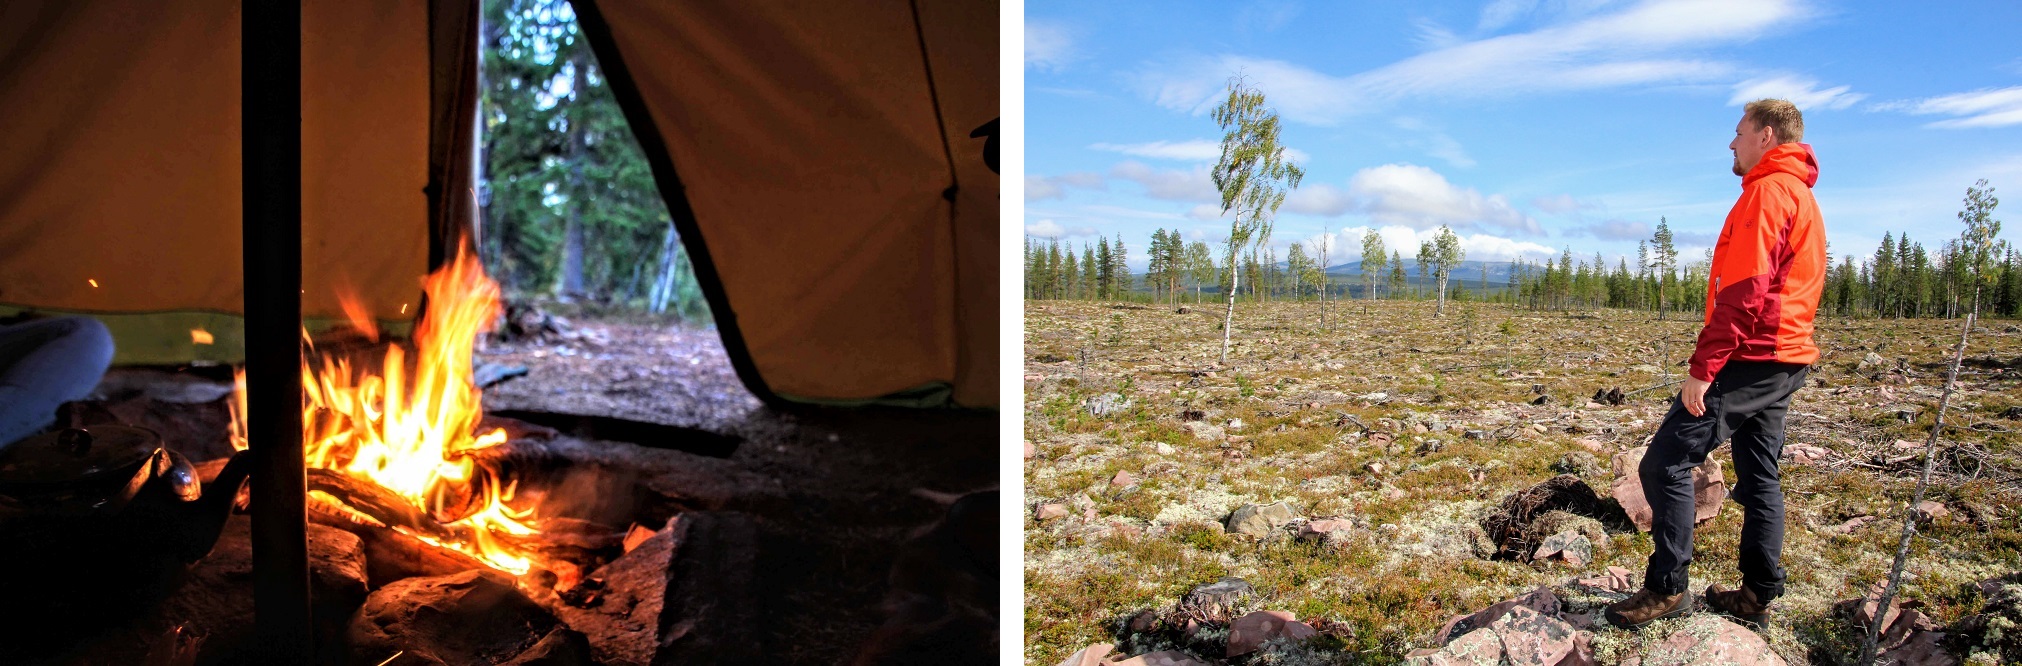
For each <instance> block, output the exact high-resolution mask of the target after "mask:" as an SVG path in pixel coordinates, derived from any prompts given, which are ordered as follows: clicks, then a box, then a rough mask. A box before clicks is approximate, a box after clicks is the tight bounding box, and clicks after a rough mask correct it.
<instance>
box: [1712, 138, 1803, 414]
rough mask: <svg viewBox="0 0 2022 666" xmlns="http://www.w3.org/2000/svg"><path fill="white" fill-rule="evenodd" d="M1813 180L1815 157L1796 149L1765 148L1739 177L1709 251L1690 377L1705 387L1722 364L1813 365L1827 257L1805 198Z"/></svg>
mask: <svg viewBox="0 0 2022 666" xmlns="http://www.w3.org/2000/svg"><path fill="white" fill-rule="evenodd" d="M1817 182H1818V159H1817V158H1816V157H1814V156H1813V155H1812V153H1811V146H1809V145H1806V144H1802V143H1786V144H1781V145H1778V146H1776V147H1775V148H1771V149H1770V150H1769V152H1767V153H1764V154H1763V156H1762V161H1760V162H1757V163H1756V164H1755V168H1753V169H1749V170H1748V175H1746V176H1742V178H1741V199H1740V200H1739V201H1736V202H1734V209H1733V210H1730V211H1728V212H1727V222H1726V224H1724V225H1722V226H1721V227H1720V241H1719V242H1718V243H1717V244H1715V245H1714V246H1713V272H1712V275H1711V276H1710V277H1709V279H1708V280H1707V281H1706V326H1705V327H1704V328H1701V329H1699V344H1698V346H1697V348H1696V349H1695V350H1694V351H1693V353H1692V368H1691V373H1692V377H1693V378H1695V379H1699V380H1701V381H1708V382H1710V381H1713V378H1714V376H1715V375H1718V374H1720V368H1721V367H1723V366H1725V365H1727V362H1728V361H1736V360H1739V361H1777V362H1781V363H1800V364H1807V365H1809V364H1810V363H1811V362H1813V361H1816V360H1818V345H1816V344H1814V343H1813V342H1812V340H1811V329H1812V318H1813V317H1814V316H1816V315H1817V314H1818V299H1819V295H1820V294H1821V293H1822V292H1824V291H1825V272H1826V269H1827V265H1826V264H1827V259H1826V256H1825V220H1824V219H1822V218H1820V217H1819V214H1818V201H1817V200H1814V199H1812V197H1811V186H1812V184H1814V183H1817Z"/></svg>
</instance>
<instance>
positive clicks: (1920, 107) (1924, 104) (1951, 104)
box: [1871, 86, 2022, 129]
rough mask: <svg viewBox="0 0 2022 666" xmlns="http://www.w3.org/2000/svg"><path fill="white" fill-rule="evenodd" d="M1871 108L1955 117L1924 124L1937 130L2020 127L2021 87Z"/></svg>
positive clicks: (1993, 89)
mask: <svg viewBox="0 0 2022 666" xmlns="http://www.w3.org/2000/svg"><path fill="white" fill-rule="evenodd" d="M1871 108H1873V109H1874V110H1877V111H1903V112H1907V113H1911V114H1914V115H1945V116H1955V117H1953V118H1947V119H1945V120H1940V121H1937V122H1934V123H1930V124H1928V125H1925V127H1935V128H1940V129H1964V128H1972V127H2006V126H2009V125H2022V86H2011V87H2007V88H1986V89H1981V90H1975V91H1972V92H1962V93H1953V94H1950V95H1940V96H1938V97H1930V98H1925V99H1920V100H1902V101H1894V102H1883V103H1880V104H1876V105H1874V106H1873V107H1871Z"/></svg>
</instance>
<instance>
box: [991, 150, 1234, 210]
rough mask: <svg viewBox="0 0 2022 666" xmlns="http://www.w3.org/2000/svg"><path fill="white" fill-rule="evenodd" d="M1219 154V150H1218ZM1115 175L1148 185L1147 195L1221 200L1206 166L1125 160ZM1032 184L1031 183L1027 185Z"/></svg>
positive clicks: (1168, 199) (1178, 199)
mask: <svg viewBox="0 0 2022 666" xmlns="http://www.w3.org/2000/svg"><path fill="white" fill-rule="evenodd" d="M1218 154H1219V153H1218ZM1109 173H1110V175H1111V176H1115V177H1117V178H1121V179H1123V180H1128V181H1131V182H1134V183H1137V184H1139V185H1143V186H1144V193H1145V196H1149V197H1151V198H1153V199H1165V200H1167V201H1196V202H1202V203H1207V202H1219V201H1221V195H1220V194H1218V191H1217V190H1216V189H1215V181H1214V179H1213V178H1210V177H1208V170H1207V169H1206V168H1205V167H1201V168H1194V169H1182V170H1174V169H1158V168H1154V167H1152V166H1151V165H1148V164H1145V163H1143V162H1136V161H1131V162H1123V163H1121V164H1118V165H1116V166H1115V167H1113V168H1111V169H1110V170H1109ZM1027 187H1028V188H1029V187H1030V186H1027Z"/></svg>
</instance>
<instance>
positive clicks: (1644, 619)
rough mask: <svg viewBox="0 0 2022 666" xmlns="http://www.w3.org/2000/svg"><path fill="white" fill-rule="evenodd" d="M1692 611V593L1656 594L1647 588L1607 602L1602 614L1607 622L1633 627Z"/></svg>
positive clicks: (1625, 627) (1622, 626)
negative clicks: (1629, 595)
mask: <svg viewBox="0 0 2022 666" xmlns="http://www.w3.org/2000/svg"><path fill="white" fill-rule="evenodd" d="M1691 611H1692V595H1690V594H1686V593H1684V592H1679V593H1677V594H1658V593H1655V592H1651V591H1650V590H1649V588H1644V589H1641V590H1637V591H1636V594H1635V595H1633V596H1631V597H1629V598H1627V599H1623V600H1621V601H1618V602H1615V603H1612V604H1608V609H1607V611H1606V612H1605V613H1603V614H1602V615H1603V616H1604V617H1606V618H1607V619H1608V623H1609V624H1612V625H1615V626H1617V627H1621V628H1623V629H1635V628H1637V627H1641V626H1643V625H1646V624H1649V623H1651V622H1655V621H1657V620H1662V619H1664V618H1667V617H1678V616H1680V615H1684V614H1686V613H1689V612H1691Z"/></svg>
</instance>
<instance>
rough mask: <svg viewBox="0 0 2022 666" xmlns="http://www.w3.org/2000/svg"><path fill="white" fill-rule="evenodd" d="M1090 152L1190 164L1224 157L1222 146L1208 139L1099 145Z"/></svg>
mask: <svg viewBox="0 0 2022 666" xmlns="http://www.w3.org/2000/svg"><path fill="white" fill-rule="evenodd" d="M1089 149H1090V150H1104V151H1109V152H1112V153H1123V154H1125V155H1136V156H1138V157H1150V158H1154V159H1163V160H1186V161H1189V162H1199V161H1203V160H1205V161H1213V160H1215V159H1219V158H1220V157H1221V156H1222V144H1219V143H1216V142H1213V141H1209V140H1207V139H1188V140H1186V141H1153V142H1151V143H1126V144H1116V143H1098V144H1094V145H1091V146H1089Z"/></svg>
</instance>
